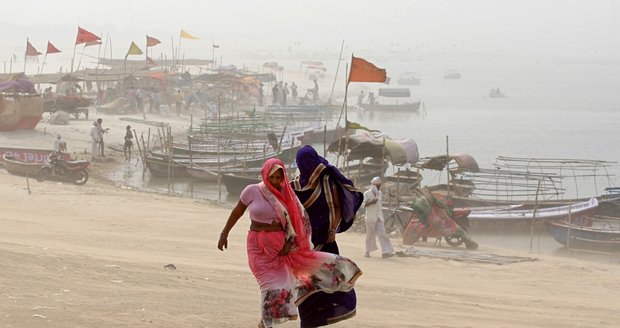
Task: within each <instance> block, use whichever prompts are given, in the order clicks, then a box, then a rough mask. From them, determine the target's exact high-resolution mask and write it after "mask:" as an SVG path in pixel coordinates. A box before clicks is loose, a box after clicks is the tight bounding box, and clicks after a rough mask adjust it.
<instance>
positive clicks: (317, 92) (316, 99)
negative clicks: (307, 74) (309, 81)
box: [312, 79, 319, 102]
mask: <svg viewBox="0 0 620 328" xmlns="http://www.w3.org/2000/svg"><path fill="white" fill-rule="evenodd" d="M312 100H314V101H315V102H316V101H318V100H319V84H318V83H317V82H316V79H314V95H313V98H312Z"/></svg>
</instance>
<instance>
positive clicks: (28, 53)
mask: <svg viewBox="0 0 620 328" xmlns="http://www.w3.org/2000/svg"><path fill="white" fill-rule="evenodd" d="M40 54H41V53H40V52H38V51H37V49H35V48H34V47H33V46H32V45H31V44H30V41H28V40H26V56H38V55H40Z"/></svg>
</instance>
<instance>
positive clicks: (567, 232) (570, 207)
mask: <svg viewBox="0 0 620 328" xmlns="http://www.w3.org/2000/svg"><path fill="white" fill-rule="evenodd" d="M572 210H573V202H572V201H569V202H568V230H567V231H566V248H568V250H569V251H570V230H571V227H572V225H573V217H572V216H573V215H572V214H573V213H572Z"/></svg>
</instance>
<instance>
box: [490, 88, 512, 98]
mask: <svg viewBox="0 0 620 328" xmlns="http://www.w3.org/2000/svg"><path fill="white" fill-rule="evenodd" d="M489 98H508V96H507V95H506V94H505V93H503V92H502V91H501V90H500V89H499V88H496V89H491V90H489Z"/></svg>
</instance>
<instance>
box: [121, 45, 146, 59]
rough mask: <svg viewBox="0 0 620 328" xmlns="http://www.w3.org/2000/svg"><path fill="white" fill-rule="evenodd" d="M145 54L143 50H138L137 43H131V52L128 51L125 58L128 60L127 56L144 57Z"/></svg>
mask: <svg viewBox="0 0 620 328" xmlns="http://www.w3.org/2000/svg"><path fill="white" fill-rule="evenodd" d="M142 54H143V52H142V50H140V48H138V45H137V44H136V43H135V42H133V41H132V42H131V46H129V50H128V51H127V54H126V55H125V58H127V56H129V55H142Z"/></svg>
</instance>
